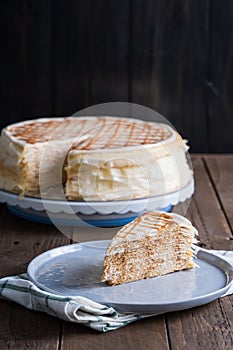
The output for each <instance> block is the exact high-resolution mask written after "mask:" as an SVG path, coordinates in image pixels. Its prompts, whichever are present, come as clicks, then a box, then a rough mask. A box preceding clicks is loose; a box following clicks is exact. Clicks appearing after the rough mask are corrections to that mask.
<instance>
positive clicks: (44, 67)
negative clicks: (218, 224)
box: [0, 0, 233, 152]
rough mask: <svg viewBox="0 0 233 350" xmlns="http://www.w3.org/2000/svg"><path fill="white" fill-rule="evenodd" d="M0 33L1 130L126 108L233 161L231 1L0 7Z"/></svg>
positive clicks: (20, 2) (8, 2) (6, 2)
mask: <svg viewBox="0 0 233 350" xmlns="http://www.w3.org/2000/svg"><path fill="white" fill-rule="evenodd" d="M0 27H1V28H0V29H1V30H0V39H1V51H0V76H1V80H0V116H1V117H0V128H2V127H3V126H5V125H6V124H9V123H12V122H15V121H19V120H24V119H31V118H34V117H39V116H61V115H70V114H72V113H74V112H76V111H78V110H80V109H82V108H85V107H87V106H91V105H93V104H98V103H103V102H112V101H122V102H127V101H128V102H134V103H137V104H142V105H145V106H147V107H150V108H152V109H154V110H156V111H158V112H160V113H161V114H163V115H164V116H165V117H166V118H167V119H169V120H170V121H171V123H173V125H174V126H175V127H176V128H177V130H178V131H179V132H180V133H181V134H182V136H183V137H185V138H188V139H189V141H190V145H191V150H192V151H193V152H233V137H232V132H233V96H232V94H233V1H232V0H1V1H0ZM142 117H143V116H142Z"/></svg>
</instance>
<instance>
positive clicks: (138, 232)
mask: <svg viewBox="0 0 233 350" xmlns="http://www.w3.org/2000/svg"><path fill="white" fill-rule="evenodd" d="M196 235H197V230H196V229H195V228H194V227H193V226H192V224H191V222H190V221H189V220H188V219H186V218H184V217H183V216H181V215H178V214H175V213H169V214H168V213H165V212H161V211H156V212H148V213H145V214H143V215H141V216H140V217H138V218H137V219H135V220H134V221H132V222H130V223H129V224H128V225H125V226H124V227H123V228H121V229H120V230H119V231H118V232H117V234H116V235H115V236H114V237H113V239H112V241H111V242H110V245H109V247H108V249H107V251H106V255H105V259H104V268H103V274H102V279H101V280H102V282H106V283H107V284H108V285H117V284H122V283H126V282H131V281H136V280H140V279H143V278H150V277H156V276H160V275H165V274H167V273H171V272H175V271H179V270H183V269H190V268H192V267H194V266H195V264H194V262H193V251H192V248H191V246H192V244H193V243H195V242H196V239H195V236H196Z"/></svg>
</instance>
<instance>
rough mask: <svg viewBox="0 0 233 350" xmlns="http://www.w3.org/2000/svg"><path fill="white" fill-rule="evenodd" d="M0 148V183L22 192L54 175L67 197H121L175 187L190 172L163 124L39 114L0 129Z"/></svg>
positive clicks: (181, 148)
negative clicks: (39, 116)
mask: <svg viewBox="0 0 233 350" xmlns="http://www.w3.org/2000/svg"><path fill="white" fill-rule="evenodd" d="M0 147H1V153H0V187H1V188H2V189H4V190H7V191H12V192H15V193H20V194H22V195H30V196H36V197H39V196H40V190H41V186H42V187H43V188H45V189H46V188H47V189H49V188H51V187H56V186H57V185H59V183H60V182H61V181H62V186H63V188H64V194H65V196H66V198H67V199H70V200H90V201H99V200H103V201H107V200H122V199H123V200H124V199H134V198H144V197H148V196H156V195H160V194H166V193H169V192H172V191H176V190H178V189H180V188H182V187H183V186H185V185H187V184H188V183H189V181H190V180H191V179H192V170H191V169H190V167H189V165H188V163H187V160H186V152H187V150H188V147H187V145H186V142H185V141H184V140H183V139H182V138H181V136H180V135H179V134H178V133H177V132H176V131H175V130H173V129H172V128H171V127H170V126H168V125H166V124H163V123H153V122H145V121H142V120H138V119H133V118H120V117H76V118H74V117H69V118H40V119H35V120H31V121H25V122H21V123H16V124H12V125H9V126H8V127H6V128H4V129H3V130H2V133H1V137H0ZM58 174H59V176H58ZM41 179H43V181H41ZM51 196H53V195H51Z"/></svg>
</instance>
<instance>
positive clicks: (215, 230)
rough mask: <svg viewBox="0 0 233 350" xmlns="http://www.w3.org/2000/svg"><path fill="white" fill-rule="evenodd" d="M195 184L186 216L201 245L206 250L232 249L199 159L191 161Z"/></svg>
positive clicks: (221, 215)
mask: <svg viewBox="0 0 233 350" xmlns="http://www.w3.org/2000/svg"><path fill="white" fill-rule="evenodd" d="M192 163H193V168H194V178H195V182H196V186H195V187H196V188H195V194H194V196H193V198H192V201H191V203H190V207H189V210H188V212H187V215H188V216H189V217H190V219H191V220H192V222H193V224H194V225H195V226H196V227H197V229H198V231H199V236H200V237H199V238H200V241H201V243H203V244H204V246H205V247H206V248H207V249H232V250H233V241H231V240H230V238H231V237H232V235H231V230H230V227H229V225H228V223H227V221H226V218H225V216H224V213H223V212H222V210H221V205H220V203H219V201H218V198H217V197H216V193H215V190H214V188H213V187H212V184H211V181H210V178H209V176H208V174H207V172H206V169H205V165H204V162H203V160H202V159H201V157H195V158H193V160H192Z"/></svg>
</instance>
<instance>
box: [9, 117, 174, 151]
mask: <svg viewBox="0 0 233 350" xmlns="http://www.w3.org/2000/svg"><path fill="white" fill-rule="evenodd" d="M7 131H8V132H9V133H10V134H11V135H12V136H14V137H15V138H17V139H18V140H21V141H25V142H27V143H30V144H34V143H37V142H46V141H49V140H67V139H75V141H74V143H73V148H74V149H80V150H95V149H109V148H118V147H127V146H137V145H146V144H155V143H158V142H160V141H164V140H166V139H168V138H169V137H170V136H171V135H172V132H171V131H170V129H169V128H168V127H167V126H166V125H165V124H161V123H150V122H144V121H140V120H136V119H129V118H117V117H115V118H114V117H86V118H84V117H82V118H81V117H80V118H79V117H77V118H59V119H41V120H40V119H37V120H34V121H29V122H25V123H19V124H15V125H10V126H9V127H8V128H7Z"/></svg>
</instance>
